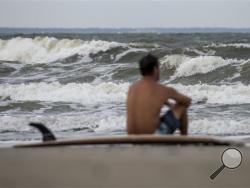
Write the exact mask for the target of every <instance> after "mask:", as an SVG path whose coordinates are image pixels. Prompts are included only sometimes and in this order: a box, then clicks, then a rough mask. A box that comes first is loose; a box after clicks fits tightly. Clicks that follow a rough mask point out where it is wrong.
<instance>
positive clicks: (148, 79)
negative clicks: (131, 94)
mask: <svg viewBox="0 0 250 188" xmlns="http://www.w3.org/2000/svg"><path fill="white" fill-rule="evenodd" d="M142 80H144V81H146V82H157V80H156V79H155V77H154V76H143V77H142Z"/></svg>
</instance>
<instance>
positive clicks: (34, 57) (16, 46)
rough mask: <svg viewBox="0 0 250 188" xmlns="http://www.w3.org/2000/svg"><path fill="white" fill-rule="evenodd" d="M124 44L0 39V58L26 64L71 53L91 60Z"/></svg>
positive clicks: (45, 60)
mask: <svg viewBox="0 0 250 188" xmlns="http://www.w3.org/2000/svg"><path fill="white" fill-rule="evenodd" d="M117 47H127V45H126V44H123V43H118V42H108V41H103V40H91V41H83V40H80V39H56V38H53V37H35V38H34V39H32V38H21V37H16V38H12V39H9V40H1V39H0V60H5V61H19V62H24V63H28V64H36V63H49V62H53V61H56V60H60V59H64V58H67V57H70V56H73V55H80V56H83V57H84V58H85V60H86V61H91V58H90V55H91V54H97V53H99V52H106V51H108V50H110V49H113V48H117Z"/></svg>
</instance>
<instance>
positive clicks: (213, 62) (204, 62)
mask: <svg viewBox="0 0 250 188" xmlns="http://www.w3.org/2000/svg"><path fill="white" fill-rule="evenodd" d="M242 62H244V60H234V59H223V58H221V57H218V56H198V57H189V56H184V55H167V56H165V57H164V58H162V59H161V63H162V65H163V66H165V67H166V68H169V69H175V73H174V75H173V77H186V76H191V75H195V74H206V73H209V72H212V71H214V70H216V69H218V68H220V67H223V66H226V65H229V64H232V63H242Z"/></svg>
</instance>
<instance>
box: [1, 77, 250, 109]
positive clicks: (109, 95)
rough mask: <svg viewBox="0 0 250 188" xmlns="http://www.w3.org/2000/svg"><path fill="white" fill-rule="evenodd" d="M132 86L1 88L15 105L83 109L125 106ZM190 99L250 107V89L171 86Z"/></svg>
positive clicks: (77, 84)
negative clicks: (45, 103) (34, 103)
mask: <svg viewBox="0 0 250 188" xmlns="http://www.w3.org/2000/svg"><path fill="white" fill-rule="evenodd" d="M129 85H130V84H129V83H119V84H116V83H112V82H106V83H105V82H104V83H100V84H90V83H69V84H60V83H58V82H52V83H44V82H41V83H30V84H0V96H1V98H7V97H9V98H10V99H11V100H14V101H48V102H60V101H61V102H74V103H81V104H83V105H96V104H104V103H124V102H125V100H126V96H127V90H128V87H129ZM170 86H172V87H174V88H176V89H177V90H178V91H180V92H182V93H184V94H186V95H189V96H190V97H192V98H193V102H194V103H196V102H199V101H205V102H206V103H210V104H247V103H248V104H249V103H250V95H249V93H250V85H243V84H237V85H220V86H217V85H207V84H196V85H182V84H172V85H170Z"/></svg>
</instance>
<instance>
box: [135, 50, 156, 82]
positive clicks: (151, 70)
mask: <svg viewBox="0 0 250 188" xmlns="http://www.w3.org/2000/svg"><path fill="white" fill-rule="evenodd" d="M139 67H140V72H141V75H142V76H152V77H153V78H154V79H155V80H157V81H158V80H159V78H160V70H159V61H158V58H157V57H155V56H154V55H151V54H148V55H146V56H144V57H143V58H142V59H141V60H140V61H139Z"/></svg>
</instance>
